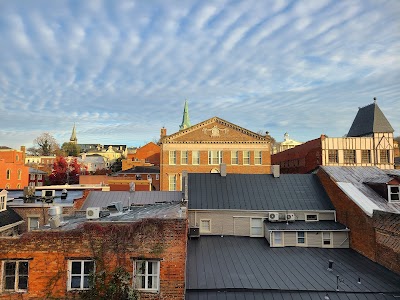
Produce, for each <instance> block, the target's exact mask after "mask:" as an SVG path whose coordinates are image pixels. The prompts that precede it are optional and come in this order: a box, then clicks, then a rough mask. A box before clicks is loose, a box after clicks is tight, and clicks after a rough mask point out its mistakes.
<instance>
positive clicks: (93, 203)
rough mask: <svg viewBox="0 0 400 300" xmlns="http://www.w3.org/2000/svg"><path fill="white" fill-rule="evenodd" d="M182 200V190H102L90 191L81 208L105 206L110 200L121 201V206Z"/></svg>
mask: <svg viewBox="0 0 400 300" xmlns="http://www.w3.org/2000/svg"><path fill="white" fill-rule="evenodd" d="M181 200H182V192H179V191H173V192H166V191H165V192H164V191H151V192H147V191H137V192H125V191H122V192H102V191H91V192H90V193H89V196H88V197H87V199H86V200H85V202H84V204H83V205H82V208H81V209H82V210H86V209H87V208H88V207H107V205H108V204H110V203H111V202H122V206H124V207H126V206H130V205H132V204H134V205H146V204H155V203H161V202H167V203H170V202H177V201H181Z"/></svg>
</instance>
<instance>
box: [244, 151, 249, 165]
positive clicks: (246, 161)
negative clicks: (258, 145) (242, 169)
mask: <svg viewBox="0 0 400 300" xmlns="http://www.w3.org/2000/svg"><path fill="white" fill-rule="evenodd" d="M243 164H244V165H249V164H250V151H243Z"/></svg>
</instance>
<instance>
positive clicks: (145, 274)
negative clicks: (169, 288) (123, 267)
mask: <svg viewBox="0 0 400 300" xmlns="http://www.w3.org/2000/svg"><path fill="white" fill-rule="evenodd" d="M142 263H145V267H144V270H143V271H144V272H143V273H138V272H139V268H138V267H137V264H142ZM149 263H155V264H156V270H155V271H156V273H149V269H148V266H149ZM133 274H134V278H133V282H134V287H135V288H136V289H137V290H139V291H146V292H154V293H155V292H158V290H159V289H160V261H159V260H135V261H134V264H133ZM140 278H144V287H143V286H142V284H140V285H139V284H138V282H139V280H140ZM150 278H153V279H154V281H153V283H155V287H151V288H149V287H148V283H149V279H150Z"/></svg>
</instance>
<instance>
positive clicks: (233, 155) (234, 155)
mask: <svg viewBox="0 0 400 300" xmlns="http://www.w3.org/2000/svg"><path fill="white" fill-rule="evenodd" d="M231 164H232V165H237V164H239V151H232V152H231Z"/></svg>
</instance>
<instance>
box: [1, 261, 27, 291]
mask: <svg viewBox="0 0 400 300" xmlns="http://www.w3.org/2000/svg"><path fill="white" fill-rule="evenodd" d="M28 273H29V262H28V261H23V260H15V261H5V262H4V264H3V290H4V291H15V292H19V291H26V290H28Z"/></svg>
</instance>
